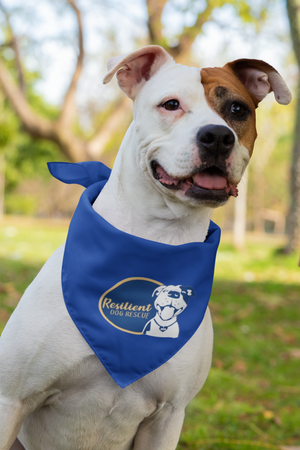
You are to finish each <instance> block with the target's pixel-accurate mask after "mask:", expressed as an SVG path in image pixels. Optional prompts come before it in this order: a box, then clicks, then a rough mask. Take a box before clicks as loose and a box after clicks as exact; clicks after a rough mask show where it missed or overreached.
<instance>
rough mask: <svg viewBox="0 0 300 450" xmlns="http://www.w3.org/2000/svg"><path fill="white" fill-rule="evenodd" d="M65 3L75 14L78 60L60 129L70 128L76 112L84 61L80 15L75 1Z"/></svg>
mask: <svg viewBox="0 0 300 450" xmlns="http://www.w3.org/2000/svg"><path fill="white" fill-rule="evenodd" d="M66 1H67V2H68V3H69V5H70V6H71V7H72V8H73V10H74V11H75V13H76V17H77V24H78V44H79V54H78V58H77V65H76V69H75V72H74V74H73V77H72V81H71V84H70V86H69V89H68V91H67V93H66V95H65V98H64V102H63V105H62V110H61V114H60V117H59V119H58V124H59V126H61V127H71V126H72V124H73V121H74V117H75V112H76V107H75V95H76V86H77V82H78V80H79V77H80V75H81V72H82V68H83V59H84V48H83V32H82V21H81V13H80V11H79V9H78V8H77V6H76V3H75V0H66Z"/></svg>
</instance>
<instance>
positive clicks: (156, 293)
mask: <svg viewBox="0 0 300 450" xmlns="http://www.w3.org/2000/svg"><path fill="white" fill-rule="evenodd" d="M165 287H166V286H158V287H157V288H156V289H154V291H153V292H152V297H158V296H159V294H160V293H161V291H162V290H163V289H164V288H165Z"/></svg>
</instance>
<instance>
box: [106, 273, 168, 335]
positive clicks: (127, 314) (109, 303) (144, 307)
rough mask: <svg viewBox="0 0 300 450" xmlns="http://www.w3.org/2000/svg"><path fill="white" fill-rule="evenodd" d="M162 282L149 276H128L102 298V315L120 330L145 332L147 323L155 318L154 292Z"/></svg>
mask: <svg viewBox="0 0 300 450" xmlns="http://www.w3.org/2000/svg"><path fill="white" fill-rule="evenodd" d="M158 286H162V283H160V282H158V281H155V280H150V279H148V278H138V277H137V278H127V279H125V280H122V281H120V282H119V283H117V284H116V285H115V286H113V287H112V288H110V289H108V290H107V291H106V292H105V293H104V294H103V295H102V296H101V298H100V301H99V310H100V313H101V314H102V316H103V317H104V318H105V319H106V320H107V321H108V322H109V323H110V324H111V325H113V326H114V327H116V328H118V329H119V330H122V331H125V332H127V333H132V334H143V330H144V328H145V325H146V324H147V323H148V322H149V321H150V320H151V319H153V317H154V316H155V313H156V310H155V307H154V300H155V299H154V298H153V292H154V291H155V290H156V289H157V287H158Z"/></svg>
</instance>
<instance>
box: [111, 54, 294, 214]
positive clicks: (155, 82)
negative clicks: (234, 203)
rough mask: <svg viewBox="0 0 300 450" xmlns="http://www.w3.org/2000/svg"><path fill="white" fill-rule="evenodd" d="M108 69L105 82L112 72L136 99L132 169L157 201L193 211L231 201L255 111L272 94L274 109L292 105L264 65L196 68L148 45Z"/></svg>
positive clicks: (276, 77) (248, 147)
mask: <svg viewBox="0 0 300 450" xmlns="http://www.w3.org/2000/svg"><path fill="white" fill-rule="evenodd" d="M151 49H152V50H151ZM133 55H134V56H133ZM110 67H112V69H111V70H110V72H109V74H108V75H107V77H106V79H107V80H105V81H109V79H110V78H111V77H112V76H113V73H115V72H117V77H118V82H119V85H120V87H121V89H123V90H124V92H125V93H126V94H127V95H128V96H129V97H131V98H132V99H133V100H134V130H135V133H136V136H135V143H136V148H135V158H136V161H135V163H136V164H137V165H139V167H141V168H142V170H143V172H144V174H145V176H146V177H147V178H148V181H149V182H150V183H151V184H152V185H153V186H154V187H155V188H156V189H157V190H158V191H160V192H161V193H162V195H164V196H169V197H170V196H171V197H174V198H177V199H179V200H180V201H182V202H186V203H188V204H190V205H195V206H197V205H199V204H200V203H201V204H205V205H207V206H210V207H215V206H219V205H221V204H223V203H225V202H226V201H227V200H228V198H229V197H230V195H233V196H237V188H236V186H237V184H238V183H239V181H240V180H241V177H242V175H243V172H244V170H245V168H246V166H247V164H248V162H249V159H250V157H251V154H252V151H253V146H254V141H255V139H256V127H255V108H256V107H257V105H258V103H259V101H261V100H262V99H263V98H264V97H265V96H266V95H267V93H268V92H270V91H271V90H273V91H274V93H275V96H276V99H277V101H279V102H280V103H284V104H287V103H289V101H290V93H289V91H288V89H287V87H286V85H285V83H284V81H283V80H282V78H281V77H280V75H279V74H278V73H277V72H276V71H275V69H273V68H272V67H271V66H269V65H268V64H267V63H264V62H262V61H256V60H237V61H234V62H233V63H229V64H227V65H226V66H224V67H223V68H208V69H202V70H200V69H197V68H194V67H187V66H182V65H180V64H175V63H174V61H173V60H172V59H171V58H170V57H169V55H168V54H167V53H166V52H165V51H164V50H163V49H162V48H161V47H157V46H149V47H145V48H144V49H141V50H139V51H137V52H134V54H131V55H127V56H126V57H125V58H123V59H122V60H121V61H120V60H118V58H115V59H112V60H111V63H110V64H109V68H110Z"/></svg>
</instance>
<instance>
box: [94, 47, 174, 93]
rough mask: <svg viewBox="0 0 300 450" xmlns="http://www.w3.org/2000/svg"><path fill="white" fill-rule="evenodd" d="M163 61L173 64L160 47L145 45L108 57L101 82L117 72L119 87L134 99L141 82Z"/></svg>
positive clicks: (108, 79) (109, 78)
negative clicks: (132, 50) (130, 51)
mask: <svg viewBox="0 0 300 450" xmlns="http://www.w3.org/2000/svg"><path fill="white" fill-rule="evenodd" d="M165 63H173V64H175V63H174V60H173V58H172V57H171V56H170V55H169V54H168V53H167V52H166V51H165V50H164V49H163V48H162V47H160V46H159V45H147V46H146V47H143V48H140V49H139V50H136V51H135V52H133V53H128V54H127V55H121V56H115V57H114V58H110V59H109V60H108V61H107V70H108V73H107V74H106V76H105V77H104V79H103V83H104V84H106V83H108V82H109V81H110V80H111V79H112V77H113V76H114V74H115V73H117V79H118V84H119V86H120V88H121V89H122V91H124V92H125V94H126V95H127V97H130V98H131V99H134V98H135V97H136V95H137V93H138V91H139V90H140V88H141V87H142V86H143V84H144V83H145V82H146V81H148V80H149V78H150V77H151V76H153V75H154V73H155V72H156V71H157V70H158V69H159V68H160V67H161V66H162V65H163V64H165Z"/></svg>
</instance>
